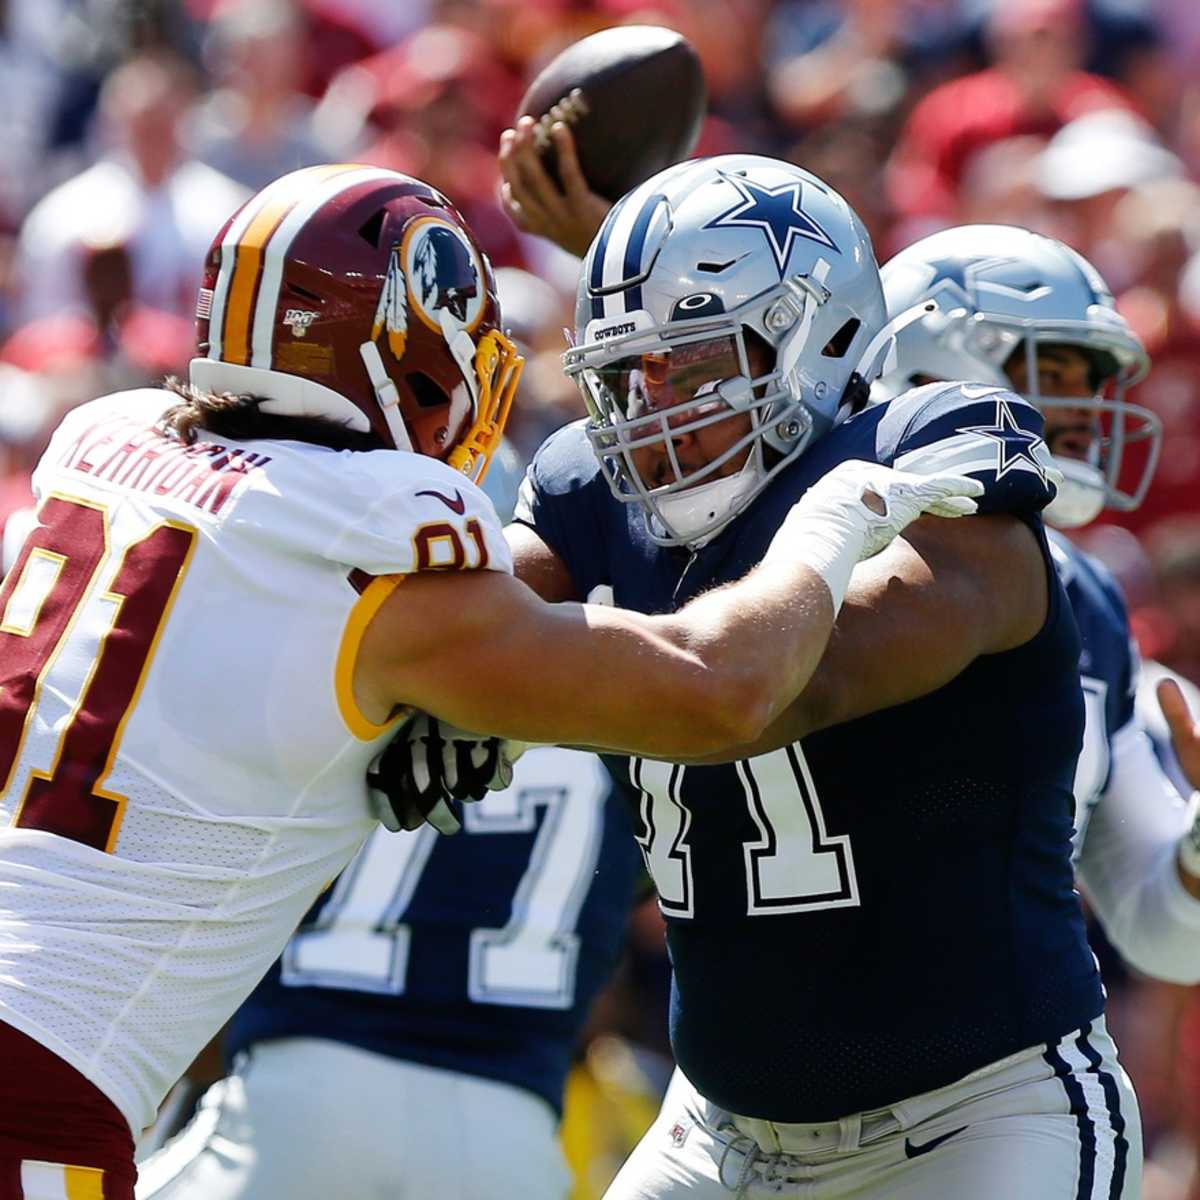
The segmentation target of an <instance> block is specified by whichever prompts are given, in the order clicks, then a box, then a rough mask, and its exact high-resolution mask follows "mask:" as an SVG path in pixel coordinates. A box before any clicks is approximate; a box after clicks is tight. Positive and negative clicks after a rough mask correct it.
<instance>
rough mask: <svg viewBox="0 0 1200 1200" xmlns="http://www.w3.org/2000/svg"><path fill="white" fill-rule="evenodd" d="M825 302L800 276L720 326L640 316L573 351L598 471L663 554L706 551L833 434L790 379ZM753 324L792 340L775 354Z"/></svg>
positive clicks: (723, 317)
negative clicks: (817, 440) (640, 516)
mask: <svg viewBox="0 0 1200 1200" xmlns="http://www.w3.org/2000/svg"><path fill="white" fill-rule="evenodd" d="M828 297H829V293H828V292H827V291H826V290H825V288H824V287H823V286H822V285H821V284H820V283H819V282H817V281H815V280H812V279H809V278H807V277H803V276H794V277H793V278H791V279H789V280H785V281H784V282H783V283H781V284H779V285H778V286H777V287H776V288H774V289H772V290H771V292H770V293H768V294H767V295H765V296H759V297H755V298H754V299H753V300H751V301H749V302H748V303H747V304H746V305H743V306H742V307H741V308H739V309H734V310H732V311H731V312H728V313H721V314H720V315H718V316H714V317H708V318H705V317H699V318H695V319H692V320H683V321H679V320H677V321H674V322H671V323H670V324H667V325H654V324H653V323H652V322H651V321H650V320H649V314H646V313H642V314H633V315H634V316H635V317H639V316H640V317H641V318H643V320H641V321H634V322H631V323H634V324H638V325H640V326H641V327H640V328H637V329H635V330H634V331H632V332H629V333H624V334H621V335H619V336H616V337H611V338H598V339H596V340H593V341H590V342H585V343H584V344H583V345H581V346H578V347H574V348H572V349H571V350H569V351H568V352H567V354H566V356H565V359H564V362H565V368H566V371H567V374H568V375H570V376H573V377H574V378H575V379H576V382H577V383H578V385H579V388H580V391H581V392H582V394H583V398H584V402H585V404H586V405H587V409H588V414H589V416H590V418H591V419H590V422H589V425H588V436H589V438H590V440H591V443H592V448H593V450H594V451H595V453H596V456H597V458H598V459H599V461H600V465H601V468H602V469H603V471H604V474H605V476H606V478H607V479H608V481H609V484H610V487H611V488H612V490H613V492H614V494H615V495H616V496H617V497H618V499H620V500H622V501H625V502H628V503H638V504H640V505H641V506H642V507H643V509H645V511H646V512H647V514H648V515H649V517H650V518H651V519H650V520H648V521H647V529H648V532H649V535H650V537H651V539H652V540H653V541H655V542H656V543H657V544H659V545H663V546H678V545H691V546H697V545H701V544H703V543H704V542H705V541H707V540H708V539H710V538H711V537H713V536H714V535H715V534H716V533H717V532H719V530H720V529H722V528H723V527H724V526H725V525H726V524H727V523H728V522H729V521H731V520H732V519H733V518H734V517H735V516H737V514H738V513H740V512H742V511H743V510H744V509H745V508H746V507H747V505H749V503H750V502H751V501H752V500H753V499H754V497H755V496H757V495H758V493H759V492H760V491H761V490H762V489H763V487H765V486H766V484H767V483H768V482H769V481H770V480H771V479H772V478H773V477H774V476H775V475H776V474H777V473H778V472H779V471H781V470H782V469H783V468H784V467H786V466H787V465H788V463H790V462H791V461H792V460H793V459H794V458H796V456H797V455H799V454H800V453H801V452H802V451H803V450H804V449H805V447H806V446H807V445H808V444H809V442H810V440H811V438H812V436H813V434H814V432H815V430H816V428H817V425H818V423H823V424H824V426H825V427H826V428H827V427H828V425H829V421H828V420H827V419H826V420H824V421H823V422H821V421H820V420H819V418H818V416H817V415H815V414H814V413H813V412H812V411H811V410H810V409H809V408H808V406H806V405H805V404H804V402H803V401H802V400H801V399H800V398H799V395H798V391H799V389H798V388H797V389H795V390H793V388H789V386H788V382H787V380H786V377H785V376H786V374H787V367H786V365H787V364H789V363H790V364H791V365H792V368H793V369H794V368H795V364H796V363H797V362H798V361H799V358H800V356H801V354H802V352H803V350H804V348H805V345H806V344H807V342H808V340H809V335H810V333H811V327H812V323H813V318H814V316H815V314H816V312H817V310H818V308H819V307H820V305H822V304H824V303H826V301H827V300H828ZM756 324H758V325H763V326H764V331H766V330H770V331H772V332H778V331H780V330H785V331H790V332H787V333H785V334H784V335H783V336H782V337H781V338H780V340H779V343H778V348H777V349H776V348H774V347H772V345H771V343H770V342H769V341H768V340H767V338H766V337H764V336H762V334H760V333H758V331H757V330H756V329H755V327H754V326H755V325H756ZM772 360H773V361H772ZM764 368H765V369H764ZM735 422H736V423H737V424H736V426H735V425H734V423H735ZM822 432H824V429H822ZM706 442H707V443H709V445H708V446H705V445H704V444H705V443H706ZM697 451H700V453H699V455H697ZM710 452H711V453H710Z"/></svg>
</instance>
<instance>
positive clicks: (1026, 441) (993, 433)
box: [958, 398, 1049, 484]
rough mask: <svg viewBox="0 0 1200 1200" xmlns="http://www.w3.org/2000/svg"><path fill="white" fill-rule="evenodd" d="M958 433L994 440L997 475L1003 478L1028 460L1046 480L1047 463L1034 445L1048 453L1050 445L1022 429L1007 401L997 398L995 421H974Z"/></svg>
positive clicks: (1043, 481) (1043, 480)
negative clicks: (991, 423) (973, 423)
mask: <svg viewBox="0 0 1200 1200" xmlns="http://www.w3.org/2000/svg"><path fill="white" fill-rule="evenodd" d="M958 432H959V433H973V434H975V435H976V436H978V437H982V438H987V439H989V440H990V441H993V442H995V443H996V447H997V452H996V478H997V479H1003V478H1004V476H1005V475H1006V474H1007V473H1008V472H1009V471H1011V470H1014V469H1015V468H1017V467H1018V466H1019V464H1021V463H1027V464H1028V465H1029V466H1031V467H1032V468H1033V469H1034V470H1035V471H1036V472H1037V474H1038V478H1039V479H1040V480H1041V481H1042V483H1043V484H1045V483H1047V482H1048V481H1047V478H1046V465H1045V463H1043V462H1041V461H1040V460H1039V459H1038V457H1037V454H1036V451H1037V448H1038V447H1039V446H1041V447H1042V449H1043V450H1046V452H1047V454H1048V453H1049V448H1048V447H1047V446H1046V443H1045V442H1044V441H1042V439H1041V437H1040V436H1039V435H1038V434H1036V433H1030V432H1029V430H1027V429H1022V428H1021V426H1020V425H1019V424H1018V423H1017V418H1016V417H1014V416H1013V413H1012V409H1011V408H1009V407H1008V401H1007V400H1004V399H999V398H998V399H997V400H996V423H995V424H994V425H973V426H970V427H969V428H966V429H959V431H958Z"/></svg>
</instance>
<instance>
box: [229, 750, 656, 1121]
mask: <svg viewBox="0 0 1200 1200" xmlns="http://www.w3.org/2000/svg"><path fill="white" fill-rule="evenodd" d="M610 791H611V779H610V778H609V776H608V773H607V772H606V771H605V770H604V768H603V767H602V766H601V764H600V762H599V760H598V759H597V758H596V757H595V756H594V755H591V754H583V753H581V752H577V751H569V750H560V749H556V748H553V747H543V748H538V749H535V750H531V751H529V753H528V754H526V755H525V756H524V757H523V758H522V759H521V760H520V762H518V764H517V768H516V775H515V779H514V782H513V786H512V787H510V788H509V789H508V790H507V791H504V792H489V793H488V795H487V796H486V797H485V798H484V799H483V800H482V801H481V802H480V803H478V804H469V805H466V806H465V810H464V816H463V831H462V832H461V833H459V834H457V835H456V836H454V837H451V838H444V837H440V836H438V835H437V834H436V833H435V832H434V830H433V829H432V828H430V827H429V826H425V827H423V828H422V829H419V830H417V831H416V832H415V833H411V834H393V833H388V832H387V831H386V830H383V829H379V830H377V831H376V832H375V833H374V834H373V835H372V836H371V837H370V838H369V839H368V841H367V842H366V843H365V845H364V846H363V848H362V850H361V851H360V852H359V854H358V855H357V856H356V857H355V859H354V860H353V862H351V864H350V865H349V866H348V867H347V868H346V870H345V871H344V872H343V873H342V874H341V876H339V878H338V881H337V883H336V884H335V885H334V886H333V888H332V889H330V890H329V891H328V892H326V893H325V895H324V896H322V898H321V899H320V900H318V901H317V903H316V904H315V905H314V906H313V908H312V911H311V912H310V913H309V914H308V916H307V917H306V918H305V921H304V923H303V924H302V925H301V926H300V929H299V930H298V931H297V933H296V934H295V936H294V937H293V938H292V940H291V941H290V942H289V943H288V945H287V948H286V949H285V950H284V953H283V956H282V958H281V959H280V960H279V962H277V963H276V964H275V965H274V966H273V967H272V968H271V970H270V971H269V972H268V973H267V975H266V977H265V978H264V979H263V981H262V983H261V984H259V986H258V988H257V989H256V990H255V991H254V993H253V994H252V995H251V996H250V998H249V999H248V1000H247V1001H246V1003H245V1004H244V1005H243V1006H242V1008H241V1010H240V1011H239V1012H238V1014H237V1015H236V1016H235V1017H234V1019H233V1022H232V1024H231V1026H230V1029H229V1033H228V1035H227V1042H226V1049H227V1051H228V1052H229V1053H230V1054H234V1053H236V1052H237V1051H239V1050H242V1049H246V1048H247V1047H249V1046H251V1045H252V1044H254V1043H255V1042H262V1041H268V1040H271V1039H273V1038H286V1037H320V1038H326V1039H330V1040H333V1041H340V1042H347V1043H349V1044H351V1045H354V1046H360V1047H362V1048H364V1049H366V1050H372V1051H375V1052H376V1053H378V1054H385V1055H388V1056H390V1057H393V1058H400V1059H405V1060H407V1061H410V1062H417V1063H422V1064H425V1065H427V1066H432V1067H440V1068H443V1069H445V1070H449V1071H461V1072H463V1073H465V1074H468V1075H474V1076H482V1077H483V1078H487V1079H496V1080H500V1081H502V1082H505V1083H511V1084H515V1085H516V1086H518V1087H522V1088H526V1089H527V1090H529V1091H531V1092H534V1093H536V1094H537V1095H539V1096H542V1097H544V1098H545V1100H546V1101H547V1103H549V1104H550V1105H551V1106H552V1107H553V1108H554V1109H555V1111H556V1112H558V1111H561V1109H562V1098H563V1088H564V1085H565V1083H566V1076H567V1070H568V1068H569V1066H570V1059H571V1053H572V1050H573V1049H574V1045H575V1041H576V1038H577V1036H578V1034H579V1030H580V1027H581V1026H582V1024H583V1022H584V1020H585V1018H586V1017H587V1012H588V1009H589V1008H590V1006H591V1003H592V1000H593V999H594V998H595V996H596V993H597V992H598V991H599V989H600V987H601V985H602V984H603V983H604V982H605V980H606V979H607V978H608V975H609V974H610V972H611V971H612V969H613V967H614V965H615V964H616V961H617V958H618V956H619V954H620V952H621V947H622V945H623V943H624V933H625V926H626V918H627V916H628V912H629V908H630V904H631V902H632V900H633V898H634V893H635V889H636V887H637V884H638V881H639V879H640V878H641V877H642V871H643V866H642V862H641V859H640V857H639V855H638V853H637V851H636V849H635V847H634V844H633V841H632V840H631V838H630V821H629V815H628V812H627V810H626V808H625V807H624V806H623V805H621V804H620V803H617V802H609V800H608V796H609V793H610Z"/></svg>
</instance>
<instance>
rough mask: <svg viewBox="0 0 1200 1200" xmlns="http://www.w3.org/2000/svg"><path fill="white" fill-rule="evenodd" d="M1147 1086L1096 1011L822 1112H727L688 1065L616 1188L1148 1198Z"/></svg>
mask: <svg viewBox="0 0 1200 1200" xmlns="http://www.w3.org/2000/svg"><path fill="white" fill-rule="evenodd" d="M1141 1190H1142V1136H1141V1123H1140V1120H1139V1117H1138V1109H1137V1098H1136V1097H1135V1096H1134V1093H1133V1088H1132V1086H1131V1085H1130V1082H1129V1079H1128V1077H1127V1076H1126V1075H1125V1072H1124V1071H1123V1070H1122V1068H1121V1066H1120V1064H1119V1063H1118V1062H1117V1058H1116V1047H1115V1046H1114V1045H1113V1043H1112V1039H1111V1038H1109V1036H1108V1034H1107V1033H1106V1031H1105V1029H1104V1023H1103V1020H1099V1021H1096V1022H1095V1023H1094V1024H1093V1025H1092V1026H1091V1028H1090V1030H1089V1031H1088V1032H1086V1033H1083V1032H1082V1031H1081V1032H1080V1033H1077V1034H1072V1035H1071V1036H1069V1037H1066V1038H1063V1039H1062V1041H1060V1042H1059V1043H1058V1044H1057V1045H1056V1046H1054V1047H1047V1046H1038V1047H1035V1048H1032V1049H1030V1050H1027V1051H1024V1052H1022V1053H1020V1054H1014V1055H1012V1056H1011V1057H1009V1058H1006V1059H1003V1060H1001V1061H1000V1062H998V1063H993V1064H992V1065H991V1066H989V1067H985V1068H983V1069H982V1070H980V1071H976V1072H973V1073H972V1074H971V1075H968V1076H967V1077H966V1078H965V1079H962V1080H959V1081H958V1082H957V1083H954V1084H951V1085H950V1086H949V1087H944V1088H939V1089H938V1090H937V1091H933V1092H926V1093H924V1094H923V1095H920V1096H915V1097H913V1098H912V1099H909V1100H904V1101H901V1102H900V1103H899V1104H894V1105H892V1106H891V1107H889V1108H884V1109H877V1110H875V1111H872V1112H866V1113H856V1114H854V1115H853V1116H850V1117H844V1118H842V1119H841V1120H839V1121H831V1122H829V1123H826V1124H820V1125H783V1124H779V1123H777V1122H772V1121H763V1120H752V1119H749V1118H744V1117H738V1116H735V1115H734V1114H732V1113H728V1112H725V1111H724V1110H723V1109H720V1108H718V1107H717V1106H716V1105H714V1104H711V1103H709V1102H708V1101H707V1100H705V1099H704V1098H703V1097H702V1096H701V1095H700V1094H699V1093H698V1092H697V1091H696V1090H695V1088H694V1087H692V1085H691V1084H690V1083H689V1082H688V1080H687V1079H686V1078H685V1077H684V1076H683V1075H682V1074H681V1073H680V1072H676V1076H675V1078H674V1080H673V1081H672V1083H671V1087H670V1090H669V1091H668V1092H667V1096H666V1099H665V1100H664V1101H663V1107H662V1109H661V1111H660V1112H659V1115H658V1119H657V1120H656V1121H655V1123H654V1124H653V1125H652V1126H651V1127H650V1130H649V1132H648V1133H647V1134H646V1136H645V1137H644V1138H643V1139H642V1140H641V1142H640V1143H639V1144H638V1146H637V1148H636V1149H635V1150H634V1152H633V1154H632V1155H630V1157H629V1159H628V1161H627V1162H626V1163H625V1165H624V1167H622V1168H621V1172H620V1174H618V1176H617V1178H616V1179H615V1180H614V1181H613V1184H612V1186H611V1187H610V1188H609V1189H608V1191H607V1192H606V1193H605V1200H668V1198H671V1200H674V1198H675V1197H682V1196H688V1197H693V1198H697V1200H730V1198H731V1195H732V1196H736V1197H739V1198H744V1200H766V1197H768V1196H770V1197H779V1196H789V1197H794V1198H796V1200H801V1198H802V1200H884V1198H885V1197H886V1198H887V1200H1136V1198H1137V1197H1139V1196H1140V1195H1141Z"/></svg>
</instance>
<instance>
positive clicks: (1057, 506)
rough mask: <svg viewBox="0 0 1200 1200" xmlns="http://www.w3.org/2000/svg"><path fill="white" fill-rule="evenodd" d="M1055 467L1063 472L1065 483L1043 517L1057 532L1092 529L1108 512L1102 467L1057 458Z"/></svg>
mask: <svg viewBox="0 0 1200 1200" xmlns="http://www.w3.org/2000/svg"><path fill="white" fill-rule="evenodd" d="M1054 465H1055V466H1056V467H1057V468H1058V469H1059V470H1060V471H1061V472H1062V476H1063V478H1062V482H1061V483H1060V484H1059V485H1058V491H1057V492H1056V493H1055V496H1054V499H1053V500H1051V501H1050V503H1049V504H1047V505H1046V507H1045V509H1044V510H1043V511H1042V516H1043V517H1044V518H1045V519H1046V520H1047V521H1048V522H1049V523H1050V524H1051V525H1053V526H1055V528H1057V529H1078V528H1080V526H1083V525H1090V524H1091V523H1092V522H1093V521H1094V520H1095V519H1096V518H1097V517H1098V516H1099V515H1100V512H1101V510H1102V509H1103V508H1104V501H1105V486H1104V476H1103V474H1102V473H1101V471H1100V469H1099V468H1098V467H1093V466H1091V465H1090V464H1088V463H1084V462H1080V461H1079V460H1078V459H1075V458H1060V457H1058V455H1055V456H1054Z"/></svg>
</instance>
